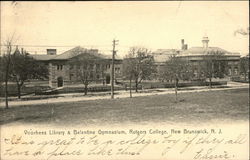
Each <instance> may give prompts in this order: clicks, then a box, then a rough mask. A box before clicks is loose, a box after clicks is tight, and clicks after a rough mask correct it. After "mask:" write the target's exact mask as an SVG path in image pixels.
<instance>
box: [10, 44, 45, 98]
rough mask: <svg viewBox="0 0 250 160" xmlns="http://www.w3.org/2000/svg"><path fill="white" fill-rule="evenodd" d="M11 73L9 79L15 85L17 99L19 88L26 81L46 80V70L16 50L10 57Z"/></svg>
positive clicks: (25, 53) (43, 66)
mask: <svg viewBox="0 0 250 160" xmlns="http://www.w3.org/2000/svg"><path fill="white" fill-rule="evenodd" d="M11 65H12V71H11V73H10V75H11V78H12V79H13V80H14V81H15V82H16V84H17V93H18V98H19V99H20V98H21V87H22V86H23V84H24V82H25V81H26V80H28V79H34V78H35V79H43V78H48V68H47V67H46V66H45V65H44V64H42V63H39V62H38V61H36V60H35V59H33V58H32V57H31V56H29V54H28V53H27V52H25V51H23V49H22V52H20V51H19V50H18V48H17V49H16V50H15V52H14V54H12V55H11Z"/></svg>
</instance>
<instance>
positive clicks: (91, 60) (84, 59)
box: [69, 51, 100, 95]
mask: <svg viewBox="0 0 250 160" xmlns="http://www.w3.org/2000/svg"><path fill="white" fill-rule="evenodd" d="M77 54H78V56H76V57H74V58H72V59H71V60H70V61H69V64H70V65H72V66H75V67H74V72H75V74H76V75H77V76H78V77H77V78H76V80H78V79H79V80H80V81H81V82H82V83H83V84H84V94H85V95H87V93H88V85H89V84H90V83H91V82H92V81H94V80H95V77H94V76H95V75H96V73H97V71H96V69H95V67H96V66H95V65H96V64H97V63H98V61H99V60H100V58H98V57H96V56H94V55H91V54H89V53H87V51H85V52H82V53H77Z"/></svg>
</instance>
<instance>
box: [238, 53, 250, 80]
mask: <svg viewBox="0 0 250 160" xmlns="http://www.w3.org/2000/svg"><path fill="white" fill-rule="evenodd" d="M239 65H240V73H241V74H244V80H245V81H246V80H247V74H249V55H248V56H244V57H241V58H240V64H239Z"/></svg>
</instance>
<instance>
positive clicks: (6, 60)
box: [1, 36, 13, 109]
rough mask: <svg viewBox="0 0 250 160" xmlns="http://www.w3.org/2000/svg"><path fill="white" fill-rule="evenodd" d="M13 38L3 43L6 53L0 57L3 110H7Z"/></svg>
mask: <svg viewBox="0 0 250 160" xmlns="http://www.w3.org/2000/svg"><path fill="white" fill-rule="evenodd" d="M12 43H13V36H12V38H11V39H8V40H7V41H6V42H5V45H4V46H5V49H6V52H5V53H4V54H3V56H2V57H1V74H2V75H3V77H4V78H3V81H4V83H5V87H4V88H5V108H6V109H8V108H9V103H8V82H9V78H10V73H11V54H12V47H13V44H12Z"/></svg>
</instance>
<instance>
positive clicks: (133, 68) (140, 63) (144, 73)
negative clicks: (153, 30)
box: [124, 47, 156, 92]
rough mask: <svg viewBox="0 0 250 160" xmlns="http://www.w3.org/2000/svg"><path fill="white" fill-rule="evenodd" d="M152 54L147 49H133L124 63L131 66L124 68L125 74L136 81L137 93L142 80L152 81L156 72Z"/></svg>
mask: <svg viewBox="0 0 250 160" xmlns="http://www.w3.org/2000/svg"><path fill="white" fill-rule="evenodd" d="M150 53H151V52H150V51H149V50H148V49H147V48H140V47H131V48H130V50H129V53H128V55H127V56H126V59H124V62H125V63H128V64H129V65H130V67H126V68H124V70H125V71H124V73H125V74H129V75H128V76H127V77H129V79H134V82H135V91H136V92H138V84H139V83H141V81H142V80H147V79H150V78H151V77H150V76H151V75H152V73H154V72H156V68H155V65H154V58H153V56H151V55H150Z"/></svg>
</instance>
